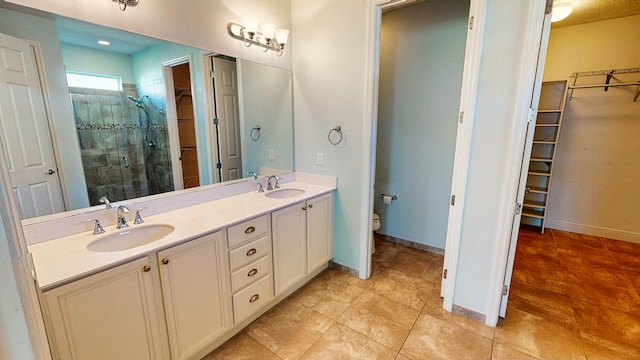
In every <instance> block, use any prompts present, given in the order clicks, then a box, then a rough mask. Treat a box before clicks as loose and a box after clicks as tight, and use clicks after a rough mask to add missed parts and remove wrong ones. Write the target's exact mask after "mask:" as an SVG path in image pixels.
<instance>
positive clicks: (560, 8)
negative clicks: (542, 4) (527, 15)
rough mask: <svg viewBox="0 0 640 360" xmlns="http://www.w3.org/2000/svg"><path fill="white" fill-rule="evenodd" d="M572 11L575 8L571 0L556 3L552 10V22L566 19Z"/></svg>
mask: <svg viewBox="0 0 640 360" xmlns="http://www.w3.org/2000/svg"><path fill="white" fill-rule="evenodd" d="M572 11H573V8H572V7H571V3H569V2H561V3H554V4H553V10H552V12H551V22H556V21H560V20H564V19H565V18H566V17H567V16H569V15H571V12H572Z"/></svg>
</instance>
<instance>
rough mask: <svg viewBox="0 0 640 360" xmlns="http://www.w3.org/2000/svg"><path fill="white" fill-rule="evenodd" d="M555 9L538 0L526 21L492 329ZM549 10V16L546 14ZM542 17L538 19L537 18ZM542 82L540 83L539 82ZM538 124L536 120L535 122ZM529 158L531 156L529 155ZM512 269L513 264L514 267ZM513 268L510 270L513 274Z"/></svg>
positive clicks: (492, 291) (494, 279)
mask: <svg viewBox="0 0 640 360" xmlns="http://www.w3.org/2000/svg"><path fill="white" fill-rule="evenodd" d="M552 6H553V0H537V1H536V2H535V3H533V5H532V7H533V8H532V14H535V15H536V16H532V17H530V18H528V19H526V21H527V22H528V30H527V32H526V33H527V34H528V36H529V38H528V39H526V44H528V45H527V46H526V48H525V53H524V54H523V59H524V61H523V63H522V66H521V68H520V71H519V72H518V74H519V77H520V79H519V84H520V85H519V86H518V87H517V89H518V90H517V91H518V94H519V96H518V99H519V101H518V103H517V105H516V110H515V112H514V119H517V121H515V128H514V133H513V134H514V135H513V139H512V140H511V143H510V145H511V147H510V148H509V149H506V152H507V153H508V154H510V157H509V160H508V163H509V165H508V168H507V169H505V170H506V171H505V176H507V177H508V180H507V181H506V184H507V188H506V189H505V190H504V191H503V194H504V196H503V198H505V199H507V201H506V202H504V203H503V204H502V206H501V208H502V211H501V212H500V218H499V219H500V236H499V238H498V239H497V247H496V249H497V253H496V254H495V258H494V261H493V266H492V270H491V274H490V277H491V279H492V280H491V288H490V291H489V294H490V298H489V306H488V312H487V315H486V320H485V323H486V324H487V325H489V326H496V325H497V323H498V318H499V315H500V305H501V303H502V298H503V295H502V293H503V286H504V282H505V276H506V274H507V263H508V257H509V248H510V243H511V241H512V236H515V237H516V238H517V234H518V227H516V228H515V229H514V226H515V224H514V217H515V207H516V204H517V196H518V193H519V190H520V189H522V190H523V189H524V186H525V184H524V183H522V184H521V183H520V174H521V169H522V165H523V164H522V161H523V158H524V157H525V152H524V151H523V149H524V147H525V140H526V131H527V127H528V126H529V125H530V122H529V118H530V116H534V115H535V114H536V113H537V109H534V108H532V105H535V104H536V103H537V100H536V99H535V96H536V94H538V97H539V94H540V88H541V86H542V81H541V80H542V77H541V76H540V78H538V77H537V75H538V74H539V72H538V71H537V67H538V65H539V63H540V58H542V65H541V66H544V59H545V58H546V55H547V53H546V50H547V48H546V46H541V45H542V44H545V45H546V44H547V43H548V41H549V32H545V31H543V30H544V24H545V19H547V18H549V20H550V18H551V11H550V9H551V7H552ZM547 9H549V13H548V14H547ZM538 15H539V16H538ZM537 80H540V81H537ZM534 121H535V120H534ZM526 156H530V149H529V154H526ZM511 266H513V264H511ZM511 270H512V269H509V271H511Z"/></svg>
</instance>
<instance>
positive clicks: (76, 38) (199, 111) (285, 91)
mask: <svg viewBox="0 0 640 360" xmlns="http://www.w3.org/2000/svg"><path fill="white" fill-rule="evenodd" d="M0 10H1V9H0ZM51 16H52V17H53V18H54V19H55V26H56V29H57V32H58V36H59V41H60V54H59V56H61V57H62V61H63V63H64V67H65V68H66V72H67V79H68V84H69V94H70V101H71V104H72V107H73V119H55V121H73V122H74V127H75V130H76V132H77V137H78V143H79V145H78V146H76V147H77V149H74V151H78V152H79V154H80V156H79V158H80V159H81V161H82V169H83V172H84V179H85V183H86V189H81V188H76V189H75V190H74V191H87V197H88V199H89V204H86V205H87V206H91V207H94V208H95V206H98V205H100V204H101V202H102V203H104V202H106V201H107V200H105V198H106V199H108V201H111V202H117V201H122V200H131V199H134V198H139V197H143V196H147V195H154V194H160V193H166V192H170V191H173V190H180V189H186V188H190V187H197V186H202V185H209V184H218V183H220V184H224V183H226V182H229V181H234V182H236V181H242V180H241V179H243V178H244V179H253V176H252V175H251V176H249V175H248V174H249V173H255V174H258V175H267V174H273V173H279V172H289V171H293V132H292V126H293V119H292V89H291V87H292V79H291V73H290V72H289V71H287V70H282V69H278V68H275V67H271V66H267V65H263V64H257V63H253V62H249V61H244V60H241V59H234V58H230V57H227V56H224V55H223V54H218V53H215V51H211V50H202V49H195V48H191V47H188V46H184V45H180V44H175V43H170V42H166V41H161V40H157V39H152V38H149V37H146V36H142V35H137V34H132V33H128V32H124V31H120V30H117V29H110V28H106V27H103V26H98V25H94V24H89V23H86V22H82V21H77V20H72V19H68V18H63V17H59V16H56V15H51ZM0 32H2V31H0ZM13 36H16V35H15V34H14V35H13ZM24 38H27V39H28V38H29V37H28V36H25V37H24ZM98 41H102V45H101V44H99V43H98ZM104 41H106V42H108V43H109V44H108V45H107V44H106V43H104ZM49 55H50V54H49ZM44 61H46V59H44ZM56 146H65V144H57V145H56ZM60 151H61V149H58V152H60ZM63 151H71V150H70V149H66V150H63ZM61 171H64V169H61ZM67 210H77V209H67ZM76 212H77V211H76ZM23 217H25V218H29V217H30V216H23Z"/></svg>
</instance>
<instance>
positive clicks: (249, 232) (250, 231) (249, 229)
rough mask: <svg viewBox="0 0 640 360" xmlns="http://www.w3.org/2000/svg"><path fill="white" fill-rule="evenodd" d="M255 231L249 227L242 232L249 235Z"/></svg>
mask: <svg viewBox="0 0 640 360" xmlns="http://www.w3.org/2000/svg"><path fill="white" fill-rule="evenodd" d="M254 231H256V228H255V227H253V226H249V227H248V228H247V230H245V231H244V233H245V234H251V233H252V232H254Z"/></svg>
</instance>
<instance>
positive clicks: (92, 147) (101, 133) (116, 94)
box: [69, 84, 173, 206]
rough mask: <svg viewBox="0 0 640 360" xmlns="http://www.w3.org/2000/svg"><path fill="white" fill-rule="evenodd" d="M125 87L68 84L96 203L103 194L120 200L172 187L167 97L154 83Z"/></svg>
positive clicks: (87, 177) (91, 196)
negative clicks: (140, 91)
mask: <svg viewBox="0 0 640 360" xmlns="http://www.w3.org/2000/svg"><path fill="white" fill-rule="evenodd" d="M122 87H123V91H109V90H95V89H85V88H74V87H72V88H69V91H70V93H71V100H72V103H73V110H74V114H75V122H76V129H77V132H78V139H79V143H80V151H81V156H82V165H83V168H84V175H85V180H86V183H87V193H88V195H89V202H90V204H91V205H92V206H93V205H99V204H100V203H99V199H100V197H102V196H106V197H107V198H108V199H109V200H110V201H121V200H125V199H131V198H136V197H140V196H146V195H152V194H157V193H161V192H167V191H171V190H173V183H172V176H171V164H170V158H169V145H168V141H167V140H168V139H167V122H166V119H165V116H164V108H165V106H164V104H165V103H164V98H163V97H162V96H160V97H159V96H157V95H156V92H155V91H154V90H156V89H155V88H156V86H153V84H150V85H149V86H147V89H146V90H148V91H149V95H142V96H140V97H139V96H138V90H137V89H136V86H135V85H133V84H123V85H122ZM135 100H138V101H135Z"/></svg>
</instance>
